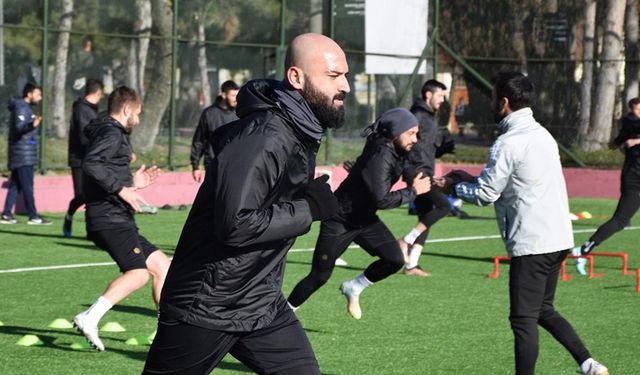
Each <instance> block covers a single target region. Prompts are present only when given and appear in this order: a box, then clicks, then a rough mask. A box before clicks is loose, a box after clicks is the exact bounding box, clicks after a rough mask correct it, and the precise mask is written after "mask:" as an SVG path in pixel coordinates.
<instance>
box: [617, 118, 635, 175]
mask: <svg viewBox="0 0 640 375" xmlns="http://www.w3.org/2000/svg"><path fill="white" fill-rule="evenodd" d="M632 138H640V118H637V117H636V116H634V115H633V114H632V113H628V114H627V115H626V116H624V118H623V119H622V129H620V134H618V136H617V137H616V138H615V140H614V142H615V143H616V145H618V146H622V145H623V144H624V143H625V142H626V141H627V140H628V139H632ZM629 184H631V185H632V186H633V187H636V188H637V187H638V186H640V145H636V146H633V147H631V148H628V147H625V148H624V165H623V167H622V185H623V187H624V186H625V185H629Z"/></svg>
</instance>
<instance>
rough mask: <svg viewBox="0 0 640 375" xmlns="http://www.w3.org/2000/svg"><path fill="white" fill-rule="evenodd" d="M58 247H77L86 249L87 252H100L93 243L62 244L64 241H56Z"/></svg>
mask: <svg viewBox="0 0 640 375" xmlns="http://www.w3.org/2000/svg"><path fill="white" fill-rule="evenodd" d="M55 243H56V244H57V245H60V246H66V247H76V248H79V249H85V250H100V249H99V248H97V247H96V246H95V245H94V244H93V242H87V243H85V244H79V243H71V242H62V241H56V242H55Z"/></svg>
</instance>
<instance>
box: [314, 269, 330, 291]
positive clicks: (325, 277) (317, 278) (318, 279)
mask: <svg viewBox="0 0 640 375" xmlns="http://www.w3.org/2000/svg"><path fill="white" fill-rule="evenodd" d="M331 271H332V270H322V271H312V272H311V274H310V275H309V280H310V281H311V284H312V285H313V287H314V288H316V289H317V288H320V287H321V286H323V285H324V284H326V283H327V281H329V278H331V273H332V272H331Z"/></svg>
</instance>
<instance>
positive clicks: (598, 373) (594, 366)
mask: <svg viewBox="0 0 640 375" xmlns="http://www.w3.org/2000/svg"><path fill="white" fill-rule="evenodd" d="M582 373H583V374H584V375H609V369H608V368H606V367H605V366H604V365H603V364H602V363H600V362H598V361H596V360H595V359H592V360H591V364H590V366H589V368H588V369H587V371H582Z"/></svg>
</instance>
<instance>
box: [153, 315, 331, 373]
mask: <svg viewBox="0 0 640 375" xmlns="http://www.w3.org/2000/svg"><path fill="white" fill-rule="evenodd" d="M227 353H229V354H231V355H232V356H234V357H235V358H236V359H238V360H239V361H240V362H242V363H243V364H245V365H246V366H247V367H249V368H250V369H251V370H252V371H254V372H255V373H256V374H296V375H301V374H305V375H316V374H317V375H320V369H319V367H318V362H317V361H316V357H315V354H314V353H313V349H312V348H311V344H310V343H309V339H308V338H307V336H306V334H305V333H304V329H303V328H302V325H301V324H300V322H299V321H298V318H296V316H295V314H294V313H293V311H291V309H289V308H288V307H285V308H282V309H281V310H280V311H279V312H278V314H277V315H276V317H275V319H274V321H273V322H272V323H271V324H270V325H269V326H267V327H264V328H262V329H259V330H256V331H253V332H223V331H217V330H211V329H207V328H202V327H197V326H193V325H189V324H185V323H182V322H179V321H168V322H165V321H159V322H158V331H157V333H156V337H155V338H154V339H153V344H152V345H151V349H150V350H149V354H148V356H147V362H146V364H145V367H144V371H143V374H181V375H188V374H208V373H210V372H211V371H212V370H213V368H215V367H216V366H217V365H218V364H219V363H220V361H221V360H222V358H223V357H224V356H225V355H226V354H227Z"/></svg>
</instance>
